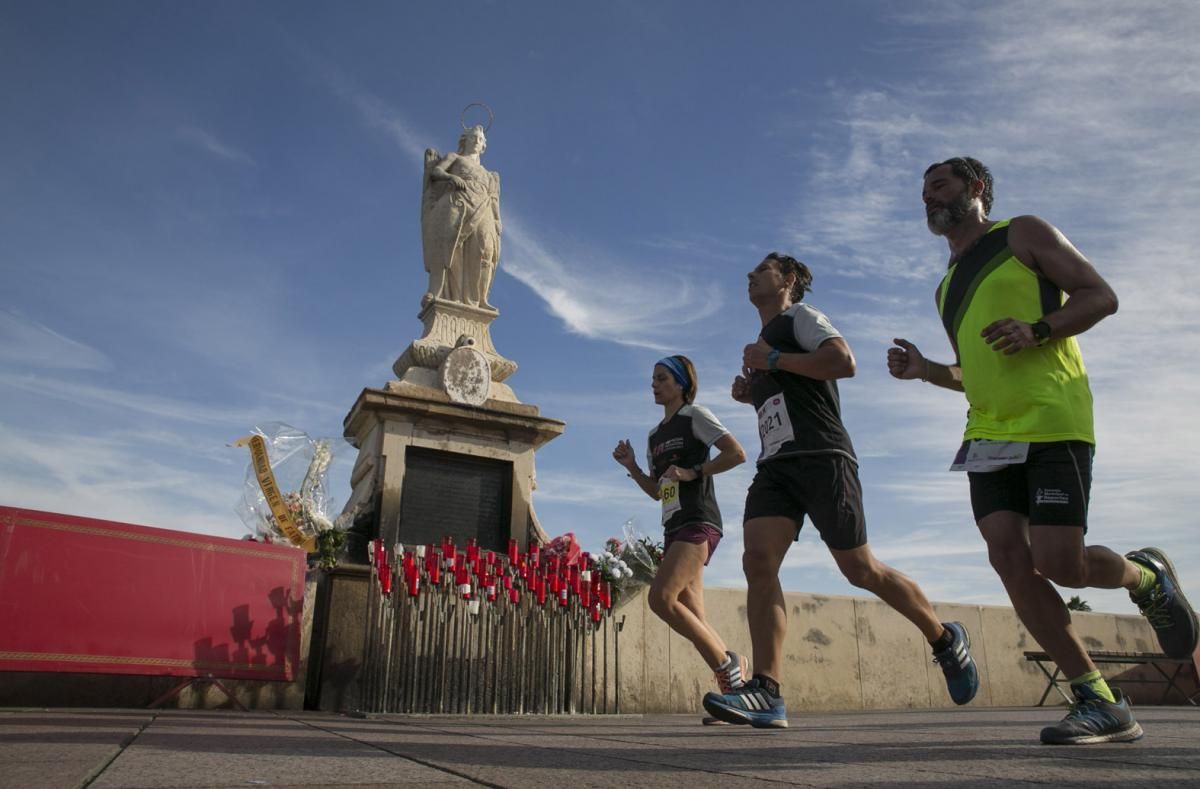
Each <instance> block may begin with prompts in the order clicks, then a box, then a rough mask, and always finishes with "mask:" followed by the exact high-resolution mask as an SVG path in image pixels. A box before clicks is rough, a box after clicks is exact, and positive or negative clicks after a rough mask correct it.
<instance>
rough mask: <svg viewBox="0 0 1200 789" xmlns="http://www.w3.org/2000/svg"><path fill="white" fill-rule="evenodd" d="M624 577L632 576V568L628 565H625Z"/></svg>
mask: <svg viewBox="0 0 1200 789" xmlns="http://www.w3.org/2000/svg"><path fill="white" fill-rule="evenodd" d="M625 577H626V578H632V577H633V570H630V569H629V568H628V567H626V568H625Z"/></svg>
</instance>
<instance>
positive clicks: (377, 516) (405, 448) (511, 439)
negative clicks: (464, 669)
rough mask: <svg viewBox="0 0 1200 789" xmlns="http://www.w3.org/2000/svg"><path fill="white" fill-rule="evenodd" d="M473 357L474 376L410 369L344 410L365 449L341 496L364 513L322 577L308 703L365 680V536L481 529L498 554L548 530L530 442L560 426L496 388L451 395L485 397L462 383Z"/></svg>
mask: <svg viewBox="0 0 1200 789" xmlns="http://www.w3.org/2000/svg"><path fill="white" fill-rule="evenodd" d="M450 350H453V351H454V352H455V353H458V352H460V351H461V352H467V351H470V352H471V353H476V351H475V349H474V347H470V346H460V347H458V348H455V349H447V353H446V354H445V356H446V358H449V356H450V354H449V351H450ZM466 355H467V356H469V354H466ZM475 361H477V362H478V361H479V360H477V359H476V360H475ZM467 362H468V363H467V364H466V365H464V370H465V372H466V373H467V375H460V378H461V379H462V380H459V381H458V382H457V383H455V382H454V381H453V380H450V381H449V383H450V385H449V386H445V385H444V384H446V383H447V381H448V380H449V379H452V378H453V377H454V375H453V371H452V370H447V369H445V367H444V368H443V369H442V370H431V369H428V368H423V367H410V368H408V369H406V370H404V371H403V374H402V378H401V380H400V381H393V382H391V383H390V384H389V385H388V386H387V388H384V389H364V390H363V391H362V393H361V394H359V396H358V399H357V400H356V401H355V403H354V406H353V407H352V408H351V409H350V413H349V414H348V415H347V416H346V419H345V422H344V435H345V436H346V438H347V439H349V440H350V442H351V443H353V444H354V446H356V447H357V448H358V460H357V462H356V463H355V464H354V470H353V472H352V473H351V479H350V484H351V487H352V492H351V497H350V501H349V502H348V503H347V505H346V507H347V509H348V510H351V511H354V512H356V513H357V515H356V517H355V522H354V526H353V527H352V532H355V533H356V534H355V535H354V536H355V539H352V540H351V541H350V542H349V544H348V555H347V557H346V559H345V560H344V561H343V563H342V566H341V567H339V568H338V569H337V570H335V571H333V572H332V573H328V574H326V575H325V576H324V577H323V578H322V582H321V589H320V591H319V593H318V604H317V613H316V615H315V617H314V622H313V643H314V647H313V649H314V653H313V654H314V657H315V660H316V661H317V662H318V667H317V669H316V671H315V673H313V675H312V676H311V677H310V682H309V686H308V695H309V701H308V703H309V704H310V705H311V706H319V707H320V708H321V709H341V708H343V707H346V706H347V705H354V704H357V703H358V702H356V701H353V700H352V699H350V698H349V697H347V696H346V694H347V693H348V692H349V691H350V689H352V688H353V687H355V684H354V683H355V682H357V681H358V673H359V670H360V668H361V666H362V659H363V655H362V650H363V636H364V633H365V630H364V628H365V622H364V620H363V612H364V611H365V610H366V604H367V598H366V596H365V590H366V584H365V580H366V577H367V575H368V574H369V569H368V567H367V566H366V554H365V544H366V541H367V540H368V539H372V538H375V537H378V538H380V539H382V540H383V541H384V543H385V544H386V545H389V546H390V545H394V544H395V543H397V542H403V543H405V544H406V545H409V546H413V545H424V544H428V543H440V542H441V540H442V538H443V537H444V536H446V535H451V536H453V537H454V539H455V542H457V543H458V544H465V543H466V541H467V538H474V539H475V540H476V541H477V544H478V545H479V547H480V549H481V550H484V551H487V550H494V551H496V552H498V553H503V552H504V551H505V550H506V549H507V547H508V540H509V538H510V537H511V538H514V539H516V540H517V542H518V544H519V545H520V546H521V550H522V551H524V550H526V549H527V547H528V544H529V543H530V542H532V541H537V542H545V541H546V539H547V536H546V534H545V532H544V531H543V530H542V528H541V526H540V525H539V524H538V520H537V516H536V515H535V514H534V510H533V498H532V497H533V490H534V488H535V487H536V481H535V472H534V452H535V451H536V450H537V449H538V448H539V447H541V446H542V445H544V444H546V443H547V442H548V441H550V440H552V439H554V438H556V437H558V436H559V435H561V434H562V432H563V429H564V428H565V425H564V423H563V422H561V421H559V420H557V419H547V418H546V417H543V416H541V415H540V414H539V413H538V408H537V406H534V405H528V404H525V403H520V402H517V401H516V398H515V397H512V398H511V400H508V399H501V398H498V397H494V396H489V397H487V399H484V400H482V401H481V402H480V404H479V405H471V404H469V403H465V402H455V401H454V400H452V399H451V394H453V395H454V396H455V397H457V398H460V399H461V398H463V397H464V396H468V397H471V398H472V399H478V394H479V393H478V392H474V393H473V394H472V390H471V387H470V386H468V385H460V384H462V382H463V381H464V380H465V381H466V382H467V383H468V384H469V383H470V380H471V378H470V375H469V374H470V373H471V372H472V370H471V365H470V362H471V359H468V360H467ZM484 370H485V371H486V364H485V365H484ZM459 372H460V373H462V372H463V371H462V370H460V371H459ZM475 372H476V373H478V372H479V371H478V370H476V371H475ZM483 374H484V375H486V372H485V373H483ZM497 386H502V385H497V384H496V383H495V382H492V383H491V389H490V391H489V392H488V393H489V394H491V395H494V394H496V388H497ZM485 388H486V387H485ZM448 390H449V393H448ZM503 390H508V387H507V386H504V387H503ZM503 390H501V393H503ZM508 392H509V393H511V390H508Z"/></svg>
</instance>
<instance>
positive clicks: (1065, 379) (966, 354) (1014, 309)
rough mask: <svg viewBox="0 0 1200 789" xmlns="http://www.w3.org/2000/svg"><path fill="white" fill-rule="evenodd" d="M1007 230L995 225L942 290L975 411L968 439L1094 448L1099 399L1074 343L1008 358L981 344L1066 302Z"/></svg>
mask: <svg viewBox="0 0 1200 789" xmlns="http://www.w3.org/2000/svg"><path fill="white" fill-rule="evenodd" d="M1008 223H1009V220H1007V219H1006V220H1003V221H1001V222H997V223H996V224H994V225H992V227H991V229H990V230H988V232H987V233H986V234H984V236H983V237H982V238H981V239H980V240H979V242H978V243H977V244H976V245H975V246H974V248H972V249H971V250H969V251H968V252H967V253H966V254H965V255H963V256H962V257H961V258H960V259H959V260H957V261H956V262H955V263H954V264H952V265H951V266H950V268H949V270H948V271H947V272H946V276H945V277H944V278H943V279H942V282H941V284H940V285H939V286H938V294H937V296H938V312H939V313H940V314H941V316H942V323H943V324H944V325H945V327H946V333H947V334H948V335H949V337H950V338H951V340H952V341H953V342H954V345H955V346H956V348H957V350H958V358H959V363H960V364H961V366H962V383H963V389H964V390H966V395H967V402H968V403H969V404H970V407H969V408H968V410H967V429H966V433H965V434H964V438H968V439H969V438H988V439H994V440H999V441H1071V440H1076V441H1087V442H1088V443H1090V444H1095V443H1096V438H1095V434H1094V432H1093V428H1092V392H1091V389H1090V388H1089V387H1088V380H1087V371H1086V370H1085V369H1084V366H1083V356H1082V355H1081V354H1080V352H1079V343H1077V342H1076V341H1075V338H1074V337H1068V338H1066V339H1063V340H1051V341H1050V342H1048V343H1046V344H1045V345H1044V346H1042V347H1041V348H1026V349H1024V350H1022V351H1019V352H1018V353H1015V354H1013V355H1011V356H1005V355H1004V354H1003V353H1002V352H999V351H994V350H992V348H991V346H990V345H988V344H987V343H986V342H985V341H984V339H983V337H981V336H980V332H982V331H983V328H984V327H985V326H987V325H988V324H990V323H992V322H993V321H997V320H1000V319H1002V318H1014V319H1016V320H1019V321H1027V322H1030V323H1032V322H1034V321H1036V320H1038V319H1039V318H1041V317H1042V316H1043V315H1045V314H1047V313H1049V312H1053V311H1054V310H1056V309H1058V308H1059V307H1061V306H1062V302H1063V294H1062V291H1061V290H1059V289H1058V287H1057V286H1055V285H1054V284H1053V283H1051V282H1050V281H1049V280H1047V279H1045V278H1044V277H1041V276H1039V275H1037V274H1036V273H1035V272H1033V271H1032V270H1031V269H1030V268H1029V267H1028V266H1026V265H1024V264H1023V263H1021V261H1019V260H1017V258H1016V256H1015V255H1014V254H1013V251H1012V249H1010V248H1009V246H1008Z"/></svg>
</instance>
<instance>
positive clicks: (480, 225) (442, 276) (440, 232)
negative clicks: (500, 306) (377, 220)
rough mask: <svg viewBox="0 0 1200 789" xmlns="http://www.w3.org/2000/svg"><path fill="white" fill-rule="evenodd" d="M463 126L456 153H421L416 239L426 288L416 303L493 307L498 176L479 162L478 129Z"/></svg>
mask: <svg viewBox="0 0 1200 789" xmlns="http://www.w3.org/2000/svg"><path fill="white" fill-rule="evenodd" d="M464 129H465V130H464V131H463V134H462V136H461V137H459V138H458V152H457V153H450V154H446V156H445V157H443V156H442V155H441V154H440V153H438V152H437V151H436V150H434V149H433V148H430V149H428V150H427V151H425V175H424V178H423V179H422V184H421V185H422V195H421V242H422V245H423V246H424V253H425V270H426V271H428V272H429V291H428V292H427V293H426V294H425V296H424V297H423V298H422V299H421V306H422V307H425V306H428V305H429V304H430V303H431V302H432V301H433V300H435V299H443V300H446V301H454V302H459V303H461V304H467V305H470V306H472V307H479V308H481V309H485V310H492V311H495V307H493V306H492V305H490V304H488V301H487V296H488V291H489V290H490V289H491V287H492V278H493V277H494V276H495V274H496V264H497V262H498V261H499V259H500V230H501V224H500V174H499V173H494V172H491V171H489V170H488V169H487V168H485V167H484V166H483V165H482V164H480V162H479V156H480V154H482V153H483V152H484V151H485V150H486V149H487V137H485V136H484V128H483V127H482V126H472V127H470V128H465V126H464Z"/></svg>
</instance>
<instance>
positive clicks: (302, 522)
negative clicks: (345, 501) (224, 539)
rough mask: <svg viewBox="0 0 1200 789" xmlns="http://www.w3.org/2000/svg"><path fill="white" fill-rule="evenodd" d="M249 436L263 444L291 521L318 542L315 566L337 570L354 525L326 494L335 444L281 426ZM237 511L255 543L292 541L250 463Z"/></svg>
mask: <svg viewBox="0 0 1200 789" xmlns="http://www.w3.org/2000/svg"><path fill="white" fill-rule="evenodd" d="M252 432H253V434H255V435H259V436H262V438H263V440H264V442H265V443H266V448H267V456H268V458H269V460H270V464H271V473H272V474H273V475H274V477H275V483H276V485H277V487H278V488H279V492H280V494H281V495H282V496H283V501H284V504H285V505H286V506H287V508H288V511H289V512H290V513H291V517H292V520H293V522H294V523H295V524H296V526H297V528H299V530H300V532H301V533H302V534H303V535H304V536H305V537H311V538H313V539H314V540H315V541H316V551H315V552H316V555H317V558H318V563H319V564H320V566H321V567H322V568H324V569H330V568H332V567H335V566H336V565H337V560H338V556H339V555H340V553H341V550H342V548H343V547H344V546H345V543H346V529H347V528H348V527H349V526H350V524H351V522H352V519H351V518H350V517H348V516H347V515H346V514H342V515H341V516H339V515H338V514H337V513H339V512H340V510H341V505H342V503H341V502H340V501H335V500H334V499H333V497H331V496H330V494H329V481H328V476H329V475H328V470H329V464H330V462H332V460H333V452H334V447H335V443H334V442H333V441H331V440H329V439H314V438H312V437H311V436H309V435H308V434H307V433H305V432H304V431H302V430H299V429H297V428H294V427H292V426H291V425H286V424H283V423H282V422H271V423H267V424H263V425H259V426H257V427H255V428H254V430H253V431H252ZM336 446H340V443H339V444H337V445H336ZM236 510H237V513H238V516H239V517H240V518H241V519H242V522H243V523H244V524H246V526H247V528H249V529H250V531H251V532H252V533H253V534H254V536H255V537H256V538H257V539H262V540H265V541H268V542H281V543H284V544H291V543H292V541H291V540H290V539H289V538H288V536H287V535H286V534H285V533H284V532H283V530H282V529H281V528H280V526H279V524H278V523H277V522H276V519H275V516H274V514H273V513H272V512H271V507H270V506H269V505H268V504H267V499H266V496H265V495H264V494H263V490H262V486H261V485H260V484H259V480H258V476H257V475H256V474H255V470H254V464H253V463H252V462H250V461H247V464H246V475H245V481H244V483H243V485H242V498H241V500H240V501H239V502H238V504H237V507H236Z"/></svg>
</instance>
